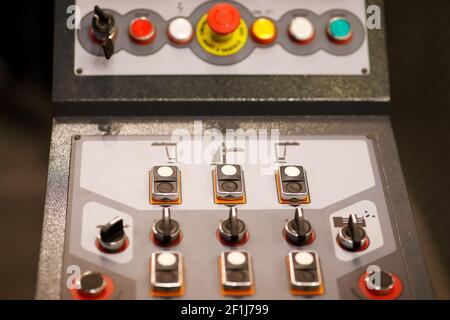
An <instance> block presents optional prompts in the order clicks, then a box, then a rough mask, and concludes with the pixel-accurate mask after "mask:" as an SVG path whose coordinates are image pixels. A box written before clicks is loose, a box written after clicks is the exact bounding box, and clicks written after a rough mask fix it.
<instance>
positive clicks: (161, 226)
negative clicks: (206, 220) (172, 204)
mask: <svg viewBox="0 0 450 320" xmlns="http://www.w3.org/2000/svg"><path fill="white" fill-rule="evenodd" d="M152 232H153V237H154V239H155V240H156V241H157V242H158V244H161V245H170V244H174V243H177V242H178V240H179V239H180V236H181V228H180V225H179V224H178V222H177V221H175V220H173V219H171V217H170V208H169V207H164V208H163V213H162V218H161V219H160V220H158V221H156V222H155V223H154V224H153V228H152Z"/></svg>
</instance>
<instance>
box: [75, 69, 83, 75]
mask: <svg viewBox="0 0 450 320" xmlns="http://www.w3.org/2000/svg"><path fill="white" fill-rule="evenodd" d="M75 72H76V73H77V74H82V73H83V69H82V68H77V69H76V70H75Z"/></svg>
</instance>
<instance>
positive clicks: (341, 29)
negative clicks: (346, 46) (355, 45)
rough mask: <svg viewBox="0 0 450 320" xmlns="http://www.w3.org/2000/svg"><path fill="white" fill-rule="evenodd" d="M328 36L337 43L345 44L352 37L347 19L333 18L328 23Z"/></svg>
mask: <svg viewBox="0 0 450 320" xmlns="http://www.w3.org/2000/svg"><path fill="white" fill-rule="evenodd" d="M327 31H328V35H329V36H330V37H331V39H332V40H334V41H337V42H341V43H342V42H347V41H348V40H350V38H351V37H352V26H351V25H350V22H348V20H347V19H345V18H343V17H335V18H332V19H331V20H330V22H329V23H328V30H327Z"/></svg>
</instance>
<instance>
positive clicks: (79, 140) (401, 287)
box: [61, 135, 413, 299]
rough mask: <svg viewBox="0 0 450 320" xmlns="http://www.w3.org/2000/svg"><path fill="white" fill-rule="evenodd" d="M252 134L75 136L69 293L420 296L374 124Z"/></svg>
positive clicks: (66, 270) (65, 292) (66, 268)
mask: <svg viewBox="0 0 450 320" xmlns="http://www.w3.org/2000/svg"><path fill="white" fill-rule="evenodd" d="M244 140H245V139H244ZM250 140H251V139H250ZM250 140H245V141H242V140H239V139H238V140H232V141H228V140H226V141H217V140H214V139H211V136H210V137H204V138H203V139H194V138H192V137H186V136H183V139H180V136H178V137H177V138H176V139H174V136H120V135H119V136H74V137H73V139H72V152H71V164H70V185H69V199H68V204H69V205H68V211H67V224H66V237H65V251H64V263H63V277H62V279H63V281H62V284H61V285H62V287H61V292H62V297H63V298H65V299H233V298H246V299H305V298H309V299H311V298H313V299H397V298H405V299H410V298H413V294H412V291H411V288H410V286H409V281H408V275H407V270H406V268H405V265H404V262H403V258H402V252H401V249H400V245H399V240H398V237H397V232H396V230H395V224H394V223H393V220H392V215H391V207H390V203H389V200H388V199H389V197H388V196H387V195H386V192H387V190H386V188H385V183H384V180H383V174H382V170H381V169H380V167H379V164H378V160H377V159H378V156H377V148H376V144H375V143H374V140H373V139H372V138H371V137H366V136H281V137H279V139H277V140H265V141H261V139H259V140H258V143H256V144H255V143H252V142H251V141H250Z"/></svg>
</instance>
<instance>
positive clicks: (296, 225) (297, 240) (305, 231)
mask: <svg viewBox="0 0 450 320" xmlns="http://www.w3.org/2000/svg"><path fill="white" fill-rule="evenodd" d="M284 231H285V235H286V238H287V240H288V241H289V242H290V243H291V244H293V245H297V246H302V245H306V244H309V243H311V242H312V241H313V240H314V230H313V228H312V226H311V223H309V221H307V220H305V218H304V216H303V210H302V208H300V207H296V208H295V215H294V219H291V220H289V221H288V222H287V223H286V227H285V229H284Z"/></svg>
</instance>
